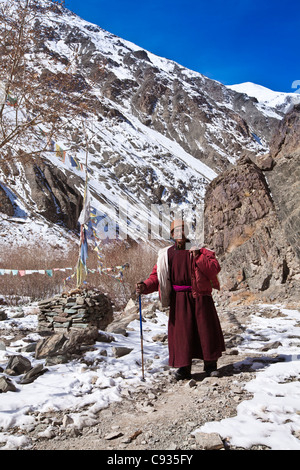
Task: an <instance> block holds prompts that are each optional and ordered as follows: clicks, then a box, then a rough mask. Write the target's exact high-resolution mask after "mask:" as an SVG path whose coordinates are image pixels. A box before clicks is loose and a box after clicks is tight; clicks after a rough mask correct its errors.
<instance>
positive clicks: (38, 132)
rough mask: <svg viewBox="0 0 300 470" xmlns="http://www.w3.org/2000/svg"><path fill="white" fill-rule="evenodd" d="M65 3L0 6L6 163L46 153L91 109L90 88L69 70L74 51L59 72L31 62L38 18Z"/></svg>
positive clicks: (25, 0) (0, 125) (1, 143)
mask: <svg viewBox="0 0 300 470" xmlns="http://www.w3.org/2000/svg"><path fill="white" fill-rule="evenodd" d="M63 5H64V2H63V1H56V2H52V3H48V5H46V4H41V2H40V1H39V0H18V1H16V0H14V1H13V2H11V1H9V2H8V1H7V2H5V3H1V4H0V39H1V44H0V83H1V87H0V88H1V92H0V98H2V100H1V102H0V157H2V158H5V159H6V160H8V159H10V158H12V157H14V156H21V157H22V158H26V157H31V158H32V157H33V156H34V155H40V154H41V153H42V152H44V151H45V150H47V151H49V150H50V149H51V147H50V142H51V140H52V139H53V138H55V136H56V135H59V134H61V132H62V131H63V129H64V128H65V127H67V126H68V125H69V124H70V123H71V122H72V121H73V120H74V117H80V116H83V115H85V113H87V112H88V110H89V108H90V106H91V99H92V98H91V96H89V93H88V92H89V90H90V88H91V85H90V84H89V83H88V82H87V81H86V80H85V79H84V77H82V76H81V75H80V74H78V72H76V68H75V71H74V70H72V68H73V67H72V65H73V64H72V63H71V61H72V60H73V61H74V64H75V63H76V56H77V53H78V51H77V49H76V47H74V50H73V58H71V61H70V60H69V61H67V62H66V63H65V64H64V67H63V68H61V67H60V71H56V70H55V68H54V69H52V70H51V68H50V67H49V68H43V69H41V68H39V67H36V66H35V65H34V63H33V62H32V61H33V59H34V54H32V50H34V49H35V48H36V47H37V38H39V34H40V31H39V29H38V27H39V16H40V15H41V14H47V9H48V12H49V11H51V8H52V9H53V8H55V11H56V12H57V9H59V11H60V12H62V11H63ZM40 43H41V39H40ZM55 60H56V59H55V58H53V61H55ZM73 69H74V68H73ZM79 122H80V120H79Z"/></svg>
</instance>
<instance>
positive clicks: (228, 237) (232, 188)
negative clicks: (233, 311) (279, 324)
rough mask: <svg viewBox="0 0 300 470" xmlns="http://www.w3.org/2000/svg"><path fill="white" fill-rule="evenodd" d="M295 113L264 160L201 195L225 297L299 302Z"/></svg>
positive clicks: (298, 117) (299, 116)
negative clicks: (236, 296)
mask: <svg viewBox="0 0 300 470" xmlns="http://www.w3.org/2000/svg"><path fill="white" fill-rule="evenodd" d="M299 123H300V107H299V105H296V106H295V107H294V108H293V109H292V110H291V111H290V112H289V113H288V114H287V115H286V116H285V118H284V119H283V120H282V121H281V122H280V124H279V126H278V128H277V129H276V131H275V132H274V137H273V140H272V143H271V150H270V153H269V155H267V156H264V157H263V158H261V157H258V158H256V159H250V158H244V159H241V160H240V161H239V162H238V164H237V165H236V166H235V167H234V168H232V169H229V170H227V171H225V172H224V173H222V174H221V175H220V176H219V177H218V178H216V179H215V180H213V181H212V183H211V184H210V185H209V187H208V189H207V192H206V197H205V199H206V203H205V221H206V226H205V232H206V242H207V243H208V244H209V245H210V246H211V247H214V249H215V250H216V252H217V254H218V256H219V257H220V260H221V263H222V267H223V270H222V273H221V278H222V282H223V287H224V289H225V291H228V292H231V293H234V294H235V295H237V294H240V295H241V297H243V295H242V293H244V295H245V293H247V294H246V296H247V295H249V292H251V293H252V294H254V295H255V296H256V297H257V298H260V299H269V300H275V299H277V300H278V299H280V298H284V297H288V298H292V297H294V298H295V299H298V300H299V297H300V291H299V279H300V262H299V261H300V256H299V231H300V217H299V207H300V193H299V181H300V175H299V163H300V162H299V157H300V153H299V150H300V148H299V141H298V139H297V137H296V136H297V135H299Z"/></svg>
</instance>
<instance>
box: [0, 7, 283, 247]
mask: <svg viewBox="0 0 300 470" xmlns="http://www.w3.org/2000/svg"><path fill="white" fill-rule="evenodd" d="M4 3H6V4H9V2H4ZM37 4H38V5H39V6H38V13H39V14H38V17H36V18H35V20H34V24H33V28H34V32H35V36H34V39H33V41H32V46H31V52H30V54H29V55H28V56H27V59H29V60H28V66H29V67H30V68H31V69H33V70H34V73H35V77H36V81H37V85H39V86H40V87H41V90H42V91H41V94H43V93H45V104H46V105H47V89H46V86H45V82H44V77H45V76H49V74H52V75H51V76H57V75H58V74H61V75H63V76H64V77H65V78H66V83H70V84H71V85H72V86H71V87H70V88H69V89H67V91H64V93H66V99H68V100H70V101H72V99H78V93H79V94H80V93H82V95H83V100H86V101H85V102H86V103H88V109H87V110H86V111H85V114H84V118H83V116H82V115H81V116H80V115H78V116H75V117H74V116H73V118H72V120H71V122H69V121H68V117H67V116H65V115H63V114H62V115H61V116H60V119H61V122H60V128H59V129H57V132H56V135H55V137H54V138H53V139H52V143H51V145H52V148H49V149H47V151H45V152H43V153H42V155H41V156H42V159H44V161H47V162H48V163H49V164H50V165H53V166H55V167H57V168H60V169H61V171H62V172H63V173H64V174H65V175H66V178H67V180H68V182H69V181H71V182H72V181H74V182H73V183H72V184H73V186H74V188H75V190H76V191H80V192H81V194H83V192H84V183H85V177H86V173H85V162H86V158H87V163H88V174H89V188H90V191H91V205H92V207H93V208H94V209H95V212H96V213H97V214H98V216H99V218H98V221H99V230H100V231H101V227H102V228H103V226H104V225H105V224H103V220H102V222H101V220H100V218H101V216H103V215H107V216H109V218H110V221H112V222H109V224H108V225H111V227H112V232H114V234H116V227H118V230H119V228H120V227H119V226H122V225H123V227H121V230H122V231H123V233H125V234H126V232H127V233H128V235H131V236H133V237H134V238H136V237H137V236H140V237H141V238H144V239H145V238H148V228H147V223H148V221H149V219H150V220H151V215H152V214H153V210H152V208H153V206H155V207H156V209H157V208H158V206H159V207H163V208H164V209H165V208H166V207H167V213H165V214H164V216H166V217H165V218H168V217H169V215H170V214H169V210H170V207H171V208H173V209H174V210H175V211H181V210H182V209H184V210H185V214H186V213H188V214H187V217H188V219H189V221H190V222H192V221H193V222H194V225H195V220H196V219H197V218H198V219H201V215H202V212H201V210H202V201H203V197H204V194H205V188H206V186H207V184H208V183H209V182H210V181H211V180H212V179H213V178H214V177H215V176H217V174H219V173H220V172H221V171H223V170H224V169H226V168H228V166H229V165H231V164H234V163H235V162H236V160H237V159H238V158H239V157H240V156H241V155H242V154H245V153H248V154H254V155H256V154H264V153H266V152H267V151H268V145H269V137H270V134H271V131H272V125H273V123H275V122H278V120H279V119H281V117H282V113H281V114H280V113H279V112H277V111H276V112H275V111H274V112H273V111H272V109H273V108H270V109H269V108H268V109H269V114H268V115H266V113H265V112H264V110H262V109H261V105H260V104H259V103H257V102H256V100H255V99H252V98H249V97H244V96H243V95H240V94H239V93H236V92H235V91H234V90H230V89H228V88H226V87H225V86H223V85H222V84H220V83H218V82H215V81H213V80H210V79H208V78H206V77H205V76H203V75H201V74H200V73H197V72H193V71H191V70H188V69H186V68H184V67H182V66H180V65H179V64H177V63H175V62H173V61H170V60H167V59H164V58H161V57H157V56H155V55H153V54H151V53H150V52H148V51H145V50H144V49H141V48H140V47H139V46H137V45H135V44H132V43H130V42H128V41H125V40H123V39H121V38H119V37H116V36H114V35H113V34H111V33H109V32H107V31H105V30H103V29H101V28H100V27H99V26H97V25H93V24H91V23H89V22H87V21H85V20H83V19H81V18H79V17H78V16H77V15H75V14H73V13H72V12H70V11H69V10H67V9H65V8H63V7H60V6H58V5H55V6H54V5H53V3H51V2H49V1H47V0H40V1H37ZM10 14H11V15H13V14H14V12H13V10H11V12H10ZM77 85H78V86H79V85H80V86H79V88H78V89H76V86H77ZM42 87H44V88H42ZM66 88H67V87H66ZM78 90H79V91H78ZM17 91H18V90H15V93H17ZM79 96H80V95H79ZM6 108H7V109H6V112H7V116H8V117H9V114H11V113H12V109H11V108H8V107H6ZM265 109H267V108H266V107H265ZM271 112H273V116H272V117H271V119H270V113H271ZM43 131H44V132H45V133H47V125H45V126H44V127H43ZM86 136H88V138H87V141H88V143H87V144H85V140H86V139H85V137H86ZM29 140H30V145H31V148H32V149H33V150H36V148H37V147H38V145H40V144H41V142H40V140H42V141H43V139H40V136H39V138H38V139H37V138H36V136H35V135H33V136H31V139H29ZM44 143H45V139H44ZM44 143H43V145H44ZM22 145H24V144H22ZM57 149H58V150H57ZM4 155H5V154H4ZM62 155H63V156H62ZM4 159H5V156H4ZM22 165H23V163H22V162H20V165H19V168H18V174H16V172H15V171H6V169H5V166H3V165H2V164H0V179H1V181H2V183H3V185H4V186H5V187H6V188H8V189H9V190H10V191H11V193H10V194H13V196H12V197H13V200H14V204H15V207H16V204H17V205H18V201H20V204H22V205H24V207H26V214H27V215H26V217H25V218H24V220H25V222H28V221H29V220H32V218H34V219H35V218H36V219H37V220H39V221H41V222H42V223H45V217H46V219H47V217H49V210H48V212H47V211H46V210H45V205H46V203H44V204H43V207H42V208H41V206H42V205H41V204H40V198H41V197H42V198H43V200H44V199H45V193H46V192H47V191H48V193H49V199H51V201H52V204H54V205H56V206H57V218H58V220H59V221H60V223H61V221H62V219H61V217H60V215H61V214H62V213H63V212H64V211H65V210H66V209H65V208H64V207H63V206H62V205H61V204H60V203H59V198H57V196H55V194H56V195H57V191H58V190H59V189H58V187H54V186H53V181H52V182H51V184H50V181H49V179H47V178H46V177H44V173H43V169H41V168H40V166H38V169H39V174H41V173H43V179H41V178H39V181H38V183H39V184H38V185H37V181H36V178H37V177H35V179H34V177H33V176H32V179H31V181H29V180H28V170H27V171H25V167H24V168H23V167H22ZM33 173H34V172H31V175H32V174H33ZM35 174H36V171H35ZM73 177H74V178H73ZM33 183H34V184H35V186H36V187H37V186H38V188H39V189H40V192H39V193H38V192H37V190H36V191H35V196H33V192H32V184H33ZM70 184H71V183H70ZM17 187H18V188H21V189H20V190H19V191H18V192H16V188H17ZM26 188H27V189H26ZM49 188H50V189H49ZM42 193H43V194H42ZM66 196H67V195H66ZM120 213H122V214H123V216H122V217H120ZM14 216H16V214H14ZM185 216H186V215H185ZM5 219H6V222H7V221H9V217H5ZM10 221H11V230H13V228H14V224H13V221H12V220H11V219H10ZM145 221H146V223H145ZM152 222H153V221H151V223H152ZM155 223H156V222H155ZM101 224H102V225H101ZM198 225H199V224H198ZM200 225H201V224H200ZM141 226H143V227H142V229H141ZM137 227H140V231H139V232H137ZM198 228H199V227H198ZM2 230H3V233H4V231H5V232H6V230H7V227H5V229H4V227H2ZM108 230H110V227H108ZM196 230H197V227H196ZM15 233H16V236H15V237H11V236H10V237H9V243H16V242H17V243H20V242H22V241H23V242H24V238H23V239H22V238H20V237H19V236H18V235H17V234H18V233H19V231H16V232H15ZM106 233H109V232H106ZM104 235H105V234H104ZM31 238H32V237H31ZM2 241H5V242H7V239H6V237H5V236H4V237H3V238H2ZM25 243H28V240H26V241H25Z"/></svg>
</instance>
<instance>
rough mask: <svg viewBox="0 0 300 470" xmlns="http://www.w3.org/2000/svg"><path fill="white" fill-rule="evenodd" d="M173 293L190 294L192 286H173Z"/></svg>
mask: <svg viewBox="0 0 300 470" xmlns="http://www.w3.org/2000/svg"><path fill="white" fill-rule="evenodd" d="M173 289H174V290H175V292H190V291H191V290H192V286H173Z"/></svg>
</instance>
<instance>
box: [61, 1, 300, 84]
mask: <svg viewBox="0 0 300 470" xmlns="http://www.w3.org/2000/svg"><path fill="white" fill-rule="evenodd" d="M65 5H66V7H67V8H69V9H70V10H71V11H73V12H74V13H77V14H78V15H79V16H81V17H82V18H84V19H85V20H87V21H90V22H92V23H96V24H97V25H99V26H100V27H101V28H104V29H106V30H107V31H109V32H110V33H113V34H116V35H117V36H120V37H121V38H123V39H127V40H128V41H131V42H133V43H135V44H137V45H138V46H140V47H142V48H144V49H146V50H148V51H150V52H153V53H154V54H157V55H159V56H162V57H166V58H168V59H172V60H175V61H176V62H178V63H179V64H181V65H183V66H185V67H188V68H190V69H192V70H195V71H197V72H200V73H202V74H204V75H206V76H207V77H209V78H212V79H214V80H218V81H220V82H221V83H223V84H224V85H232V84H236V83H242V82H248V81H249V82H254V83H257V84H259V85H263V86H266V87H267V88H270V89H272V90H274V91H285V92H294V91H296V89H293V88H292V84H293V82H295V81H300V57H299V55H300V8H299V3H298V1H296V0H294V1H291V0H285V1H282V0H281V1H278V0H273V1H271V0H261V1H258V0H223V1H221V0H206V1H204V0H151V1H147V0H144V1H143V0H66V2H65Z"/></svg>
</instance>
